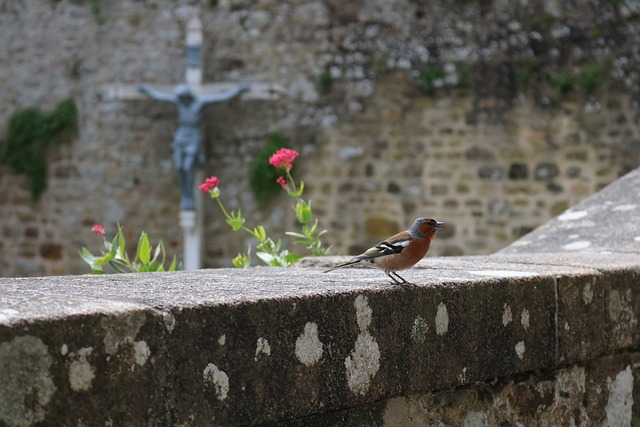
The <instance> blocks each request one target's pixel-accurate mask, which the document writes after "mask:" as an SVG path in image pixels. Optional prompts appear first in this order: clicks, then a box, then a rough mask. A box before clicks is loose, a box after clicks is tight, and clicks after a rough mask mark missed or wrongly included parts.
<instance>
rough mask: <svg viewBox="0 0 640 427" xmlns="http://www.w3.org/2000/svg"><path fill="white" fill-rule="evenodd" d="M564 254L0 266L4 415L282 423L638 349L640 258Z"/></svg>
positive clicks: (0, 401) (23, 419)
mask: <svg viewBox="0 0 640 427" xmlns="http://www.w3.org/2000/svg"><path fill="white" fill-rule="evenodd" d="M564 257H565V258H563V259H560V258H558V257H556V256H554V255H553V254H528V255H524V254H520V255H495V256H488V257H461V258H430V259H426V260H424V261H422V262H421V263H420V264H419V265H418V268H416V269H414V270H410V271H407V272H406V273H405V276H406V278H407V279H409V280H411V281H413V282H415V283H416V284H415V285H413V286H398V285H391V284H389V283H388V279H387V278H386V276H385V275H384V274H383V273H381V272H380V271H378V270H368V269H359V268H353V269H342V270H337V271H334V272H331V273H328V274H322V273H321V270H320V269H318V268H312V267H309V268H295V269H274V268H260V269H251V270H229V269H220V270H202V271H197V272H182V273H156V274H139V275H110V276H101V277H95V276H74V277H46V278H20V279H0V288H1V289H2V292H0V371H2V372H0V377H1V378H6V379H7V380H6V381H3V383H2V384H1V385H0V425H2V423H4V424H6V425H29V424H30V423H32V422H35V421H38V420H46V423H47V424H56V425H64V424H78V423H79V422H83V423H85V424H88V425H93V424H100V425H102V424H105V423H108V422H112V423H113V425H140V424H152V425H212V424H213V425H216V424H218V425H247V424H248V423H251V424H261V423H274V422H279V421H283V420H292V419H297V418H300V417H306V416H309V415H312V414H318V413H326V412H330V411H338V410H341V409H346V408H351V407H356V406H360V405H365V404H369V403H372V402H375V401H379V400H381V399H388V398H392V397H396V396H405V395H410V394H415V393H421V392H425V391H432V390H440V389H445V388H452V387H456V386H460V385H466V384H473V383H475V382H478V381H486V380H491V379H493V378H498V377H508V376H510V375H513V374H516V373H519V372H529V371H533V370H537V369H542V368H548V367H554V366H557V365H559V364H565V363H569V362H576V361H583V360H590V359H593V358H594V357H597V356H598V355H601V354H606V353H611V352H615V351H619V350H622V349H629V348H638V347H639V344H640V332H639V328H638V327H637V326H638V325H637V313H640V298H639V297H638V295H637V290H636V289H635V287H636V286H637V283H638V278H639V277H640V263H635V260H636V259H637V257H636V258H634V257H633V256H631V255H629V256H627V255H619V254H613V255H588V254H587V255H584V254H583V255H577V254H576V255H566V254H565V255H564ZM572 257H573V258H572ZM332 261H334V260H332V259H330V258H329V259H321V260H316V261H315V262H316V263H318V264H324V263H326V262H332ZM312 262H314V261H313V260H309V261H307V262H306V264H310V263H312ZM559 263H566V265H558V264H559ZM594 325H603V327H601V328H600V327H594ZM71 408H73V409H71Z"/></svg>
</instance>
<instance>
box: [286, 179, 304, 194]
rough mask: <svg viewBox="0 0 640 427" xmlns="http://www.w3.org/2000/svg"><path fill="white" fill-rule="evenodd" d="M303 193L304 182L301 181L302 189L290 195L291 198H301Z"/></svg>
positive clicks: (290, 192) (291, 192)
mask: <svg viewBox="0 0 640 427" xmlns="http://www.w3.org/2000/svg"><path fill="white" fill-rule="evenodd" d="M303 191H304V182H302V181H300V188H298V191H289V195H290V196H291V197H300V196H302V192H303Z"/></svg>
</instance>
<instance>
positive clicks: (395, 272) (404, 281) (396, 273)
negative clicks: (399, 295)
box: [393, 271, 409, 283]
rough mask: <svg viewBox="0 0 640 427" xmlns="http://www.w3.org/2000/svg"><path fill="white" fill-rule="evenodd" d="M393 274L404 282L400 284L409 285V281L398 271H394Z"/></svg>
mask: <svg viewBox="0 0 640 427" xmlns="http://www.w3.org/2000/svg"><path fill="white" fill-rule="evenodd" d="M393 274H395V275H396V276H397V277H399V278H400V280H402V282H400V283H409V282H407V279H405V278H404V277H402V276H401V275H399V274H398V272H397V271H394V272H393Z"/></svg>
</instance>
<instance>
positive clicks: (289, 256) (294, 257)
mask: <svg viewBox="0 0 640 427" xmlns="http://www.w3.org/2000/svg"><path fill="white" fill-rule="evenodd" d="M301 258H304V255H300V254H294V253H292V252H289V253H288V254H286V255H285V256H284V260H285V261H286V263H287V266H290V265H291V264H293V263H295V262H296V261H298V260H299V259H301Z"/></svg>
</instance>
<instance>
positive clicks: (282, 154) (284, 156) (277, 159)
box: [269, 148, 298, 185]
mask: <svg viewBox="0 0 640 427" xmlns="http://www.w3.org/2000/svg"><path fill="white" fill-rule="evenodd" d="M296 157H298V152H297V151H295V150H290V149H288V148H281V149H279V150H278V151H276V153H275V154H274V155H273V156H271V158H270V159H269V164H270V165H272V166H275V167H277V168H278V169H286V170H287V171H290V170H291V168H292V167H293V161H294V160H295V159H296ZM280 185H282V184H280Z"/></svg>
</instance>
